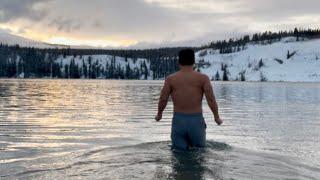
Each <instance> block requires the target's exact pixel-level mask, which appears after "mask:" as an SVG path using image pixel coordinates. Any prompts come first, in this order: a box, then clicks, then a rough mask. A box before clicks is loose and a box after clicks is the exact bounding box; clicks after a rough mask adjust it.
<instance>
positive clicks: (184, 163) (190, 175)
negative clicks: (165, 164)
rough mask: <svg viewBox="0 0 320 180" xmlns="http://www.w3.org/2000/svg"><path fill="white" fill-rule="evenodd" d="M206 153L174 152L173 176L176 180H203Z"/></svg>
mask: <svg viewBox="0 0 320 180" xmlns="http://www.w3.org/2000/svg"><path fill="white" fill-rule="evenodd" d="M205 164H206V162H205V157H204V152H203V151H201V150H199V151H197V152H173V153H172V174H171V177H172V178H173V179H175V180H202V179H204V173H205Z"/></svg>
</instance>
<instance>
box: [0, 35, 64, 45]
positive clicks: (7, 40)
mask: <svg viewBox="0 0 320 180" xmlns="http://www.w3.org/2000/svg"><path fill="white" fill-rule="evenodd" d="M0 43H2V44H8V45H19V46H20V47H35V48H68V47H69V46H65V45H57V44H49V43H44V42H41V41H35V40H31V39H27V38H24V37H21V36H17V35H12V34H9V33H6V32H1V31H0Z"/></svg>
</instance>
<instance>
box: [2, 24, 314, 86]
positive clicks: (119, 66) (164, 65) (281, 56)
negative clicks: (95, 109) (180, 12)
mask: <svg viewBox="0 0 320 180" xmlns="http://www.w3.org/2000/svg"><path fill="white" fill-rule="evenodd" d="M319 35H320V30H315V31H311V30H307V31H298V30H295V31H292V32H281V33H271V32H266V33H263V34H254V35H253V36H252V37H249V36H244V37H243V38H241V39H230V40H229V41H217V42H213V43H210V44H209V45H207V46H203V47H198V48H195V49H196V65H195V69H196V70H197V71H199V72H201V73H204V74H206V75H208V76H209V77H210V78H211V79H212V80H215V81H219V80H223V81H285V82H320V36H319ZM0 40H1V42H4V43H5V42H10V43H9V44H17V43H18V44H20V46H28V47H29V46H32V47H39V48H40V49H26V48H16V47H9V48H8V47H7V46H1V45H0V77H20V78H43V77H45V78H90V79H95V78H101V79H104V78H106V79H163V78H164V77H166V76H167V75H169V74H171V73H173V72H176V71H177V70H178V69H179V67H178V64H177V52H178V51H179V48H163V49H153V50H150V49H149V50H148V49H146V50H97V49H72V48H71V49H41V48H44V47H51V48H52V47H56V46H55V45H50V44H45V43H42V42H37V41H32V40H28V39H25V38H21V37H17V36H12V35H7V34H5V35H4V34H2V35H1V34H0ZM58 46H59V45H58ZM59 47H60V46H59Z"/></svg>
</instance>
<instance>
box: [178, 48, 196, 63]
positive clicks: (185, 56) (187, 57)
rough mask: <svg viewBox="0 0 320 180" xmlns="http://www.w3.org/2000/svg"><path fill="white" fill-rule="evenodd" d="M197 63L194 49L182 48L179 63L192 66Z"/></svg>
mask: <svg viewBox="0 0 320 180" xmlns="http://www.w3.org/2000/svg"><path fill="white" fill-rule="evenodd" d="M194 63H195V56H194V51H193V49H182V50H181V51H180V52H179V64H180V65H182V66H190V65H193V64H194Z"/></svg>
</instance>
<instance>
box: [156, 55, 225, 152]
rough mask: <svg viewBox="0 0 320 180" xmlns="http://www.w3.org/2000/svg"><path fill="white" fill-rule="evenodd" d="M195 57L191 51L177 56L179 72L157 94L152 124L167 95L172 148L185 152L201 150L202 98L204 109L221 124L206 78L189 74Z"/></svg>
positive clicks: (161, 110) (202, 130) (160, 114)
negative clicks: (171, 111) (205, 105)
mask: <svg viewBox="0 0 320 180" xmlns="http://www.w3.org/2000/svg"><path fill="white" fill-rule="evenodd" d="M194 63H195V55H194V51H193V50H192V49H184V50H181V51H180V52H179V65H180V71H178V72H176V73H174V74H172V75H170V76H168V77H167V78H166V79H165V82H164V86H163V88H162V91H161V95H160V99H159V105H158V114H157V116H156V117H155V119H156V121H160V120H161V118H162V113H163V111H164V109H165V107H166V105H167V103H168V99H169V96H170V95H171V98H172V101H173V106H174V108H173V111H174V114H173V119H172V129H171V140H172V148H173V149H180V150H187V149H189V148H190V147H204V146H205V141H206V128H207V125H206V123H205V121H204V118H203V116H202V98H203V94H205V96H206V99H207V102H208V105H209V107H210V109H211V111H212V112H213V115H214V119H215V121H216V123H217V124H218V125H221V124H222V120H221V119H220V117H219V112H218V105H217V102H216V99H215V96H214V93H213V89H212V86H211V83H210V79H209V78H208V76H206V75H204V74H201V73H198V72H196V71H194V70H193V65H194Z"/></svg>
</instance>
